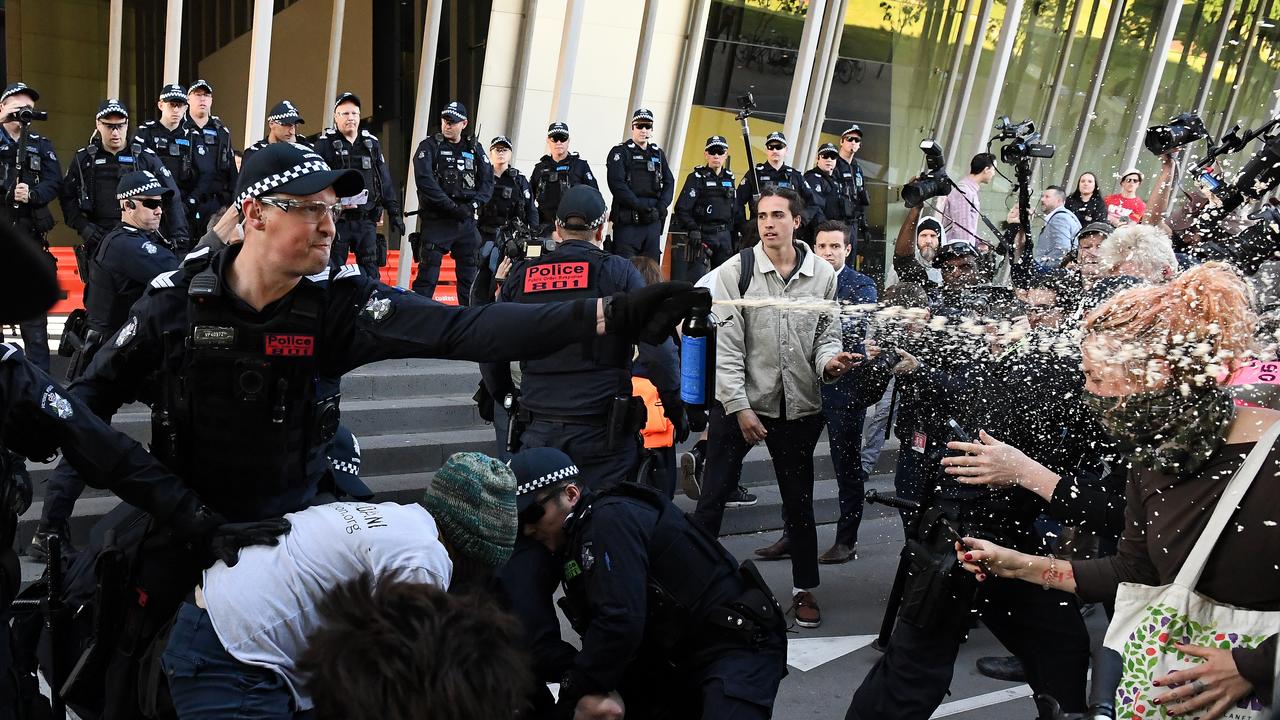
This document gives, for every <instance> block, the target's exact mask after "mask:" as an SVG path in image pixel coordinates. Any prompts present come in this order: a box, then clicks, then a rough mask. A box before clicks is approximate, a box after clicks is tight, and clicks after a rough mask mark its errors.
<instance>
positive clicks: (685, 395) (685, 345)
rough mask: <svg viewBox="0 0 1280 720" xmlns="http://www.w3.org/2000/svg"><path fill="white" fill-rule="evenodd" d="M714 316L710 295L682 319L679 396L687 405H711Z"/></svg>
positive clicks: (712, 393) (713, 398)
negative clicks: (703, 302)
mask: <svg viewBox="0 0 1280 720" xmlns="http://www.w3.org/2000/svg"><path fill="white" fill-rule="evenodd" d="M716 322H717V321H716V316H715V315H713V314H712V313H711V296H710V294H708V295H707V301H706V303H705V304H702V303H699V304H698V305H697V306H695V307H694V308H693V309H692V310H690V311H689V315H688V316H687V317H685V319H684V325H683V326H682V327H681V331H682V334H683V338H682V339H681V341H680V399H681V400H682V401H684V403H685V404H686V405H692V406H694V407H701V408H703V409H708V410H709V409H710V407H711V404H712V403H713V402H714V401H715V396H716Z"/></svg>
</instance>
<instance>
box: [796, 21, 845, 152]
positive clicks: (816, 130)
mask: <svg viewBox="0 0 1280 720" xmlns="http://www.w3.org/2000/svg"><path fill="white" fill-rule="evenodd" d="M828 8H829V15H828V16H829V17H830V18H831V25H830V26H829V27H828V32H830V33H831V50H830V52H829V53H828V55H827V62H826V66H825V67H824V68H823V69H822V75H821V78H820V80H821V81H822V83H821V85H820V86H819V87H818V90H817V98H818V102H817V104H816V105H814V107H816V108H819V109H820V110H821V112H819V114H818V117H817V118H816V120H817V122H815V123H814V124H813V125H811V126H810V128H809V137H808V142H807V145H806V148H805V152H806V153H807V156H808V157H810V158H812V157H813V156H814V155H816V154H817V152H818V145H819V144H820V143H819V142H818V141H819V140H820V139H821V137H822V126H823V124H824V123H826V120H827V105H828V104H829V103H830V102H831V88H832V86H833V85H834V84H835V79H836V64H837V63H839V62H840V40H841V38H842V37H843V36H844V16H845V12H846V11H847V10H848V8H849V0H832V2H831V4H830V5H829V6H828Z"/></svg>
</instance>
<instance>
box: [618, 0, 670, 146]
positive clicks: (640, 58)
mask: <svg viewBox="0 0 1280 720" xmlns="http://www.w3.org/2000/svg"><path fill="white" fill-rule="evenodd" d="M657 27H658V0H644V19H643V20H642V21H641V23H640V40H639V42H638V43H637V44H636V65H635V68H634V69H632V71H631V95H630V96H629V97H628V98H627V115H626V118H624V120H623V123H624V124H623V126H622V136H623V137H627V135H628V133H630V132H631V113H632V111H634V110H635V109H636V108H638V107H640V106H641V105H643V104H644V81H645V77H646V76H648V74H649V54H650V53H651V52H652V51H653V36H654V35H655V34H656V33H655V30H656V28H657ZM668 160H670V158H668Z"/></svg>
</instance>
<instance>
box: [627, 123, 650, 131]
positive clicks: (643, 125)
mask: <svg viewBox="0 0 1280 720" xmlns="http://www.w3.org/2000/svg"><path fill="white" fill-rule="evenodd" d="M631 127H633V128H635V129H637V130H652V129H653V125H650V124H649V123H636V124H635V125H632V126H631Z"/></svg>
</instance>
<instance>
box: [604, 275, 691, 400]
mask: <svg viewBox="0 0 1280 720" xmlns="http://www.w3.org/2000/svg"><path fill="white" fill-rule="evenodd" d="M621 266H622V267H623V276H622V277H620V278H618V280H617V287H620V288H622V290H623V292H631V291H633V290H639V289H640V288H642V287H644V278H643V277H642V276H641V275H640V271H639V270H637V269H636V267H635V266H634V265H632V264H631V263H630V262H626V263H622V265H621ZM636 352H637V353H638V354H639V356H640V362H642V363H643V364H644V366H645V368H646V369H647V370H648V373H649V374H648V378H649V381H650V382H652V383H653V386H654V387H656V388H657V389H658V390H659V391H660V392H663V393H678V392H680V351H679V350H678V349H677V348H676V341H675V339H674V338H667V339H666V340H663V341H662V342H661V343H659V344H657V345H650V344H649V343H643V342H642V343H636Z"/></svg>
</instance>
